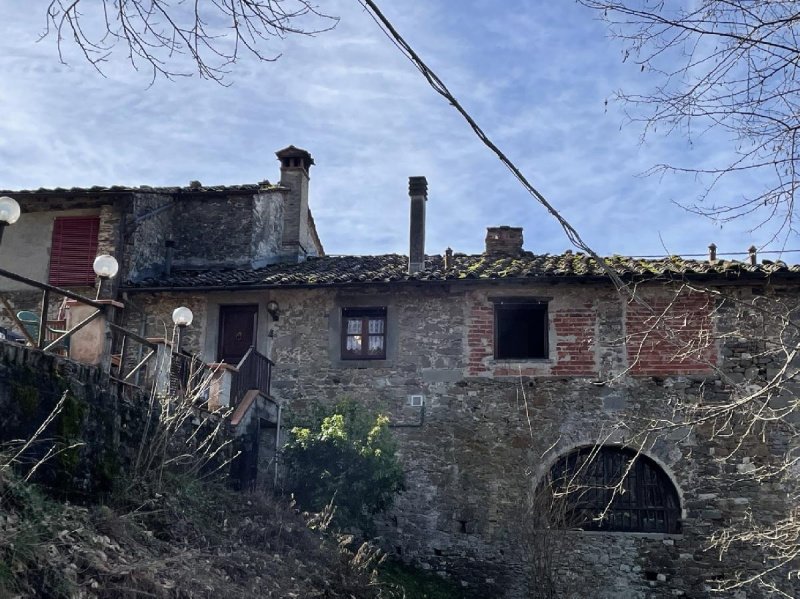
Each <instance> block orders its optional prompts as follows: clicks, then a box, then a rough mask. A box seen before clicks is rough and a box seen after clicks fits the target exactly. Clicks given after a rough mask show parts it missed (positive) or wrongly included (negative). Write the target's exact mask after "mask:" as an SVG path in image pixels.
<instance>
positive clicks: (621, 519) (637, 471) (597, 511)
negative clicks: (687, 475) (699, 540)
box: [548, 446, 681, 533]
mask: <svg viewBox="0 0 800 599" xmlns="http://www.w3.org/2000/svg"><path fill="white" fill-rule="evenodd" d="M548 482H549V486H550V489H549V492H550V493H552V501H553V505H559V506H560V508H559V509H558V510H555V512H557V513H559V514H560V515H561V516H562V517H563V521H561V522H559V523H557V524H558V526H559V527H560V528H579V529H583V530H607V531H625V532H660V533H679V532H680V531H681V521H680V516H681V510H680V500H679V498H678V492H677V490H676V489H675V486H674V485H673V484H672V481H670V479H669V477H668V476H667V475H666V474H665V473H664V471H663V470H662V469H661V468H660V467H659V466H658V464H656V463H655V462H654V461H653V460H651V459H650V458H648V457H646V456H644V455H637V454H636V452H634V451H632V450H630V449H625V448H621V447H607V446H604V447H600V448H599V449H598V448H596V447H585V448H582V449H579V450H577V451H574V452H572V453H570V454H568V455H567V456H565V457H563V458H561V459H560V460H559V461H558V462H556V464H555V465H554V466H553V467H552V469H551V470H550V479H549V481H548ZM601 516H602V517H601Z"/></svg>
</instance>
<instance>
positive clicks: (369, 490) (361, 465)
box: [284, 401, 404, 532]
mask: <svg viewBox="0 0 800 599" xmlns="http://www.w3.org/2000/svg"><path fill="white" fill-rule="evenodd" d="M291 433H292V440H291V441H290V442H289V443H288V444H287V445H286V447H285V448H284V456H285V458H286V463H287V466H288V473H289V478H288V487H289V490H290V491H291V492H292V493H293V494H294V496H295V499H296V500H297V502H298V504H299V505H300V507H302V508H303V509H306V510H310V511H321V510H322V509H323V508H324V507H325V506H326V505H327V504H329V503H330V502H331V501H333V503H334V505H335V507H336V512H335V515H334V518H333V522H334V523H335V524H337V525H338V526H340V527H349V526H356V527H359V528H361V529H362V530H364V531H366V532H370V531H371V530H372V519H373V516H374V515H375V514H377V513H379V512H382V511H384V510H386V509H387V508H389V507H390V506H391V505H392V503H393V501H394V498H395V496H396V495H397V493H399V492H400V491H402V490H403V488H404V486H403V484H404V482H403V481H404V477H403V470H402V468H401V467H400V463H399V462H398V460H397V457H396V455H395V446H394V442H393V440H392V438H391V433H390V431H389V418H388V417H386V416H383V415H376V414H372V413H370V412H369V411H367V410H366V409H365V408H363V407H362V406H359V405H358V404H356V403H355V402H353V401H344V402H340V403H339V404H337V405H336V406H335V407H334V408H333V410H331V411H330V412H328V413H324V412H323V413H322V414H320V415H319V416H318V417H317V418H316V419H315V423H314V424H313V425H312V426H310V427H294V428H292V429H291Z"/></svg>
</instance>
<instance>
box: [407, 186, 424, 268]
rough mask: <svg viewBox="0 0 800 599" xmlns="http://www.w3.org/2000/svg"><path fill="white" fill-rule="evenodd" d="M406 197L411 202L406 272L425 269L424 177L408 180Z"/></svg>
mask: <svg viewBox="0 0 800 599" xmlns="http://www.w3.org/2000/svg"><path fill="white" fill-rule="evenodd" d="M408 197H409V199H410V200H411V213H410V226H409V242H408V272H409V273H415V272H419V271H421V270H424V269H425V202H427V201H428V180H427V179H426V178H425V177H409V178H408Z"/></svg>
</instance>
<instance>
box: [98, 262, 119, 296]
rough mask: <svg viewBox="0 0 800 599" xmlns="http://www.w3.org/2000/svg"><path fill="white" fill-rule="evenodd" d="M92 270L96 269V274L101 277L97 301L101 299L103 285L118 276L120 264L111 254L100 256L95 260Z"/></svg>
mask: <svg viewBox="0 0 800 599" xmlns="http://www.w3.org/2000/svg"><path fill="white" fill-rule="evenodd" d="M92 268H93V269H94V274H96V275H97V276H98V277H100V283H99V284H98V285H97V295H96V296H95V299H100V292H101V291H102V289H103V283H104V282H105V281H106V280H108V279H112V278H114V277H115V276H116V275H117V272H118V271H119V263H118V262H117V259H116V258H114V256H110V255H109V254H100V255H99V256H98V257H97V258H95V259H94V263H92Z"/></svg>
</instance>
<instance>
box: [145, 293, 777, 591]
mask: <svg viewBox="0 0 800 599" xmlns="http://www.w3.org/2000/svg"><path fill="white" fill-rule="evenodd" d="M498 289H499V291H498ZM652 291H653V293H654V294H655V295H658V294H659V293H661V290H659V289H657V288H652ZM748 293H750V289H749V288H746V289H745V290H744V291H743V294H745V295H747V294H748ZM235 295H236V294H234V293H231V294H227V295H226V296H224V297H227V299H226V300H225V302H227V303H234V302H233V301H232V299H233V296H235ZM500 295H502V296H509V295H511V296H518V297H535V298H539V299H542V298H546V299H548V300H549V301H548V318H549V324H550V326H549V347H550V355H549V358H547V359H540V360H528V361H525V360H518V361H508V360H502V361H501V360H495V359H494V358H493V355H492V337H493V329H492V327H493V320H492V307H491V306H492V301H493V298H496V297H497V296H500ZM256 296H263V297H262V298H261V300H259V303H263V302H266V301H267V298H269V299H274V300H276V301H277V302H278V304H279V305H280V306H281V314H280V319H279V320H278V321H277V322H274V323H270V327H271V329H272V331H273V335H274V337H272V338H271V339H272V343H271V344H270V346H269V347H268V349H262V351H269V352H270V354H271V357H272V358H273V359H274V360H275V362H276V370H275V372H274V378H273V384H272V389H273V394H274V395H275V396H276V397H278V398H279V399H280V400H282V401H283V402H284V405H285V411H284V414H285V415H286V418H287V419H288V420H289V421H295V422H298V421H299V422H302V419H303V417H304V413H305V411H306V410H307V409H308V408H309V406H310V405H311V404H313V403H315V402H323V403H333V402H335V401H337V400H339V399H342V398H352V399H356V400H359V401H360V402H362V403H364V404H365V405H367V406H370V407H372V408H374V409H376V410H380V411H382V412H384V413H387V414H388V415H389V416H390V417H391V420H392V426H393V430H394V434H395V437H396V439H397V441H398V444H399V449H400V455H401V459H402V461H403V464H404V466H405V469H406V473H407V477H408V480H407V487H408V490H407V491H406V492H404V493H403V494H402V495H401V496H400V497H399V499H398V501H397V504H396V506H395V508H394V509H393V511H392V512H391V513H390V514H388V515H387V517H386V519H385V520H384V521H383V523H382V524H381V527H380V533H381V536H382V539H383V544H384V547H385V548H386V549H387V550H388V551H390V552H391V553H393V554H395V555H397V556H398V557H400V558H401V559H404V560H408V561H413V562H415V563H417V564H418V565H421V566H422V567H424V568H429V569H431V570H434V571H437V572H440V573H442V574H443V575H446V576H451V577H453V578H455V579H456V580H459V581H460V582H461V584H462V585H463V588H464V589H465V595H467V596H469V595H474V596H477V597H497V598H503V597H506V598H509V599H511V598H517V597H525V596H529V595H528V593H529V590H530V589H529V585H530V584H531V581H532V580H536V577H537V576H539V577H541V576H542V575H543V573H542V572H532V571H531V568H532V565H531V564H532V563H533V562H534V560H533V559H532V557H531V551H534V550H535V547H536V545H537V543H539V542H540V539H541V538H542V532H541V531H537V530H530V529H529V528H527V526H528V522H527V520H528V516H526V513H525V510H524V509H523V506H524V504H525V502H526V501H527V499H528V498H529V496H530V494H531V490H532V489H533V488H535V486H536V484H537V482H538V481H539V480H541V478H542V477H543V476H544V475H545V474H546V473H547V472H549V469H550V467H551V466H552V464H553V463H554V462H555V461H556V459H557V458H558V457H560V456H563V455H565V454H566V453H568V452H570V451H572V450H573V449H575V448H579V447H583V446H590V445H593V444H595V443H597V442H601V443H605V444H610V445H625V444H633V445H637V446H638V444H643V446H644V448H643V452H644V453H645V455H647V456H649V457H650V458H651V459H652V460H654V461H655V462H656V463H657V464H659V465H660V467H661V468H662V469H663V470H664V472H665V473H666V474H667V475H668V477H669V478H670V480H672V481H673V483H674V484H675V486H676V488H677V490H678V492H679V494H680V498H681V509H682V530H681V533H680V534H670V535H668V534H643V533H619V532H606V533H602V532H558V531H557V532H556V533H554V534H551V535H550V537H547V538H546V539H545V541H546V542H547V543H549V545H548V546H549V547H552V559H551V565H550V566H549V571H548V572H546V573H544V574H547V575H551V576H553V577H555V580H556V581H557V583H558V593H559V596H562V597H586V596H589V595H587V594H586V593H587V584H590V585H591V596H592V597H598V598H612V597H634V598H638V597H641V598H645V597H674V596H686V597H706V596H710V591H709V587H708V582H707V581H708V580H713V579H715V578H721V577H724V576H733V575H735V574H736V573H737V572H739V571H744V572H747V571H751V572H752V571H753V570H752V569H753V568H754V567H756V565H757V564H760V563H761V561H760V560H761V557H760V555H759V554H758V552H755V551H754V550H752V549H748V548H743V549H740V550H738V551H736V552H733V553H730V554H727V555H726V556H725V559H724V561H722V562H720V561H719V560H718V556H717V555H716V554H715V553H714V552H712V551H707V542H708V539H709V536H710V534H711V533H712V532H714V531H717V530H720V528H721V527H722V526H724V525H726V524H727V523H730V522H735V521H737V520H739V519H741V518H742V517H743V515H744V513H745V510H747V509H752V510H753V511H754V512H757V513H758V514H759V517H760V518H763V521H770V520H771V519H772V520H774V519H776V518H778V517H779V516H780V515H781V514H782V513H783V510H784V508H785V506H784V504H783V503H782V500H781V498H782V497H785V492H786V491H785V489H783V488H782V487H781V485H780V484H779V483H777V482H774V483H773V482H770V483H764V484H761V485H758V484H754V483H753V481H749V482H742V481H741V480H737V479H736V478H731V476H730V474H731V473H737V472H745V471H746V470H747V469H748V468H751V467H752V466H751V465H749V464H751V461H750V460H752V459H761V460H764V459H769V456H770V455H772V454H778V453H780V452H781V451H782V450H784V449H786V448H787V446H788V443H789V442H790V440H789V439H790V438H789V437H788V436H787V435H785V434H783V433H781V432H780V431H776V432H774V433H770V434H767V433H764V434H765V435H766V437H759V436H758V435H752V436H748V437H746V438H745V439H744V443H743V446H742V451H741V453H740V454H739V456H740V457H737V458H736V459H734V460H733V461H727V462H725V461H722V460H720V459H718V458H719V457H720V456H723V455H726V454H727V453H728V452H730V450H731V449H732V444H733V443H735V441H736V439H735V438H731V437H718V438H716V439H714V440H713V441H709V437H710V436H711V435H710V431H709V430H704V429H703V428H702V427H700V428H698V429H695V430H693V431H689V430H685V429H670V430H666V431H664V433H663V434H660V435H652V436H651V437H648V438H647V439H642V438H641V436H640V435H639V434H638V433H639V432H640V430H641V428H640V427H639V424H640V423H641V426H644V423H647V422H650V421H651V420H652V419H657V418H668V417H670V416H671V415H672V414H673V412H672V409H673V406H674V405H676V403H684V404H687V403H692V402H695V403H697V402H703V401H716V400H724V399H725V398H727V397H729V395H730V388H729V385H730V384H731V381H730V380H728V379H725V380H722V379H720V378H719V377H718V376H717V375H716V374H715V373H714V372H713V371H712V370H711V368H710V365H719V366H721V367H722V368H723V371H724V372H729V373H731V374H737V373H741V374H742V375H743V376H744V373H745V371H746V372H747V374H748V376H761V377H764V376H767V375H768V373H769V372H771V370H770V369H773V370H772V371H774V368H775V367H776V366H775V364H774V362H773V358H766V357H765V354H764V353H763V352H757V351H756V350H755V349H753V348H749V346H748V343H751V342H750V341H748V340H747V339H746V338H742V335H741V334H740V335H738V336H733V335H731V336H730V339H729V340H728V341H727V342H726V343H725V344H724V345H721V346H720V345H717V344H712V345H711V346H710V347H707V348H703V349H702V350H701V352H700V353H701V355H702V359H701V360H698V361H696V362H691V363H690V367H686V368H684V366H683V365H681V363H674V361H672V360H668V359H666V358H665V359H663V360H662V361H660V362H658V363H657V366H658V367H657V368H655V369H654V372H655V374H653V375H651V374H650V373H649V372H648V373H647V374H639V372H642V371H641V370H640V371H638V372H634V371H631V368H630V367H631V366H632V365H634V364H635V361H632V360H631V353H630V351H629V350H628V349H627V347H626V343H625V340H626V337H628V336H629V335H630V333H631V332H632V331H633V332H636V331H637V330H640V329H636V323H638V322H642V321H641V320H637V319H638V316H636V315H633V314H632V313H631V312H630V310H631V308H630V305H629V304H626V303H625V302H624V301H622V300H621V299H620V297H619V296H618V295H617V294H616V293H615V292H614V291H613V289H610V288H609V287H600V286H596V285H570V284H552V285H551V284H540V285H535V284H533V285H526V286H525V287H524V288H523V287H518V286H515V287H512V286H505V287H500V288H499V287H498V286H480V285H473V286H466V285H465V286H459V285H457V284H454V285H429V286H418V287H411V286H406V287H399V286H398V287H391V286H388V285H387V286H375V287H372V288H370V287H364V288H351V289H330V288H329V289H310V290H301V289H297V290H291V289H272V290H269V291H264V292H252V293H251V294H249V295H248V296H247V298H246V300H247V301H246V303H250V302H253V301H256V300H257V297H256ZM188 297H190V296H188V295H183V298H184V299H183V300H181V299H180V298H181V295H180V294H177V295H174V296H170V297H160V296H158V295H153V294H146V295H145V294H141V295H136V296H134V298H135V299H136V301H137V302H139V303H141V304H142V305H143V309H144V310H145V312H147V313H148V314H150V313H152V314H166V313H168V310H169V306H170V305H172V304H173V303H175V302H176V301H179V302H180V301H182V302H184V303H185V302H186V301H188V300H187V298H188ZM220 297H223V296H222V294H213V293H212V294H207V295H205V296H198V297H197V298H196V299H195V302H194V303H195V305H196V306H197V309H198V310H199V311H202V310H203V309H204V306H211V307H212V308H211V309H212V310H215V309H218V308H216V306H218V305H219V304H221V303H223V302H222V301H221V300H220V299H219V298H220ZM243 297H244V296H243ZM667 297H668V296H666V295H665V296H663V298H664V299H665V301H666V298H667ZM145 298H147V299H145ZM243 301H244V299H243ZM680 301H681V302H684V303H683V304H682V306H681V309H682V310H683V311H684V315H683V318H684V319H685V322H686V323H689V324H688V325H687V326H683V327H681V328H679V329H678V332H679V333H681V331H682V332H683V333H685V337H683V338H682V337H681V336H680V334H679V335H678V339H683V341H686V342H688V341H690V340H692V339H695V338H699V337H698V336H702V335H701V333H703V331H706V332H708V333H712V332H714V329H709V328H708V327H711V326H712V324H713V323H712V321H711V320H710V315H711V310H712V305H711V304H709V303H708V302H699V301H697V300H696V298H692V297H689V298H688V299H683V298H682V299H681V300H680ZM656 303H657V302H656ZM144 304H147V305H146V306H145V305H144ZM357 306H386V307H387V338H386V343H387V357H386V360H377V361H364V360H356V361H347V360H342V359H341V356H340V355H339V347H340V333H341V332H340V326H341V317H340V316H341V309H342V308H344V307H357ZM676 308H677V306H676ZM717 308H719V307H717ZM194 309H195V308H193V310H194ZM717 313H718V314H720V315H721V316H722V317H724V318H728V319H729V320H730V322H729V323H727V324H726V325H725V326H727V327H729V330H730V331H734V330H735V329H734V327H735V326H736V322H738V321H739V319H740V315H739V314H738V313H735V312H731V313H730V314H728V313H726V312H725V311H724V310H720V309H717ZM195 314H196V318H198V320H197V321H196V323H197V327H199V330H198V331H197V332H196V333H193V334H197V335H199V336H201V337H202V336H203V335H206V334H208V332H203V331H202V327H203V322H208V321H209V320H214V318H215V316H214V315H211V314H203V313H202V312H195ZM148 318H149V316H148ZM726 322H727V321H726ZM694 323H700V324H697V325H695V324H694ZM717 326H718V325H717ZM192 328H193V329H194V328H195V327H194V326H193V327H192ZM718 328H719V326H718ZM720 330H722V331H723V332H724V331H725V330H728V329H724V327H723V328H721V329H720ZM659 341H661V340H660V339H659ZM737 344H739V345H737ZM649 352H650V354H651V355H653V356H655V355H659V356H663V355H664V354H663V349H662V348H660V347H659V346H653V347H652V348H650V349H649ZM647 364H650V365H653V364H654V362H653V361H652V360H651V361H649V362H647ZM668 364H672V365H673V368H674V371H675V372H674V373H670V372H669V371H668V369H667V365H668ZM701 366H702V369H701V368H700V367H701ZM753 369H755V370H753ZM419 394H421V395H423V396H424V406H423V407H417V406H412V405H411V402H410V396H411V395H419ZM753 456H755V457H753ZM737 460H738V461H737ZM551 537H552V538H551ZM531 545H533V546H534V549H531ZM723 596H724V595H723ZM731 596H733V595H731ZM747 596H754V597H755V596H759V594H758V592H757V591H748V595H747Z"/></svg>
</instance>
